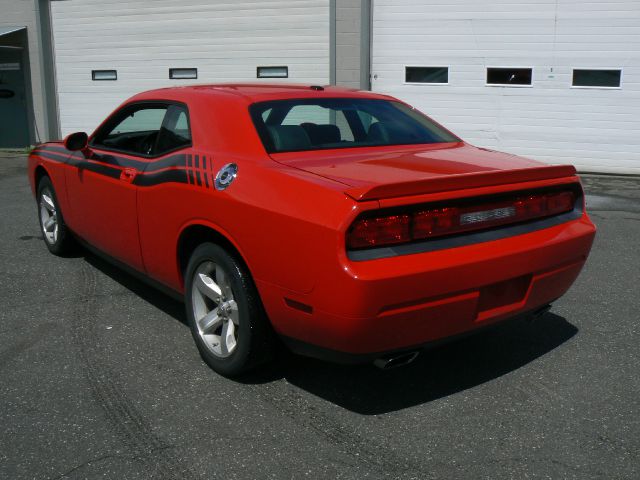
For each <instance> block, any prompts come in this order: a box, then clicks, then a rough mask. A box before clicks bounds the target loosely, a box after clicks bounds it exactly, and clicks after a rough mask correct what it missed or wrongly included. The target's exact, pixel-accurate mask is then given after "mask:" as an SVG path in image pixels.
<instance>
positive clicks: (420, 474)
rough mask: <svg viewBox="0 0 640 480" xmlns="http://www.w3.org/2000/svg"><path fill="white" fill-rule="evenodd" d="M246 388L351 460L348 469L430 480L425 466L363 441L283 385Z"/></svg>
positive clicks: (386, 446)
mask: <svg viewBox="0 0 640 480" xmlns="http://www.w3.org/2000/svg"><path fill="white" fill-rule="evenodd" d="M249 387H250V388H251V389H253V390H254V391H255V392H256V394H257V396H259V397H260V398H261V399H262V400H263V401H264V402H265V403H268V404H269V405H271V406H272V407H273V408H274V409H275V410H276V411H277V412H279V413H280V414H281V415H284V416H286V417H288V418H290V419H291V420H293V421H294V422H295V423H297V424H301V425H302V426H303V427H305V428H307V429H310V430H312V431H314V432H315V433H316V434H317V435H319V436H320V437H322V438H324V439H325V440H326V441H328V442H329V443H331V444H333V445H335V446H337V447H338V448H339V452H340V453H342V454H344V455H346V456H348V457H350V458H352V459H353V462H352V463H351V465H352V466H356V465H358V464H362V463H364V464H367V465H368V466H369V467H371V471H372V472H377V473H378V474H379V475H380V476H381V477H390V478H394V479H405V478H406V479H413V478H420V479H427V478H434V476H433V474H432V473H430V472H429V471H428V468H427V466H426V465H418V464H415V463H412V462H410V461H406V460H404V459H401V458H399V457H398V456H397V455H396V454H394V453H393V452H392V451H391V450H390V449H389V445H381V444H379V443H378V442H375V441H373V440H371V439H369V438H363V437H362V436H361V435H360V434H359V433H357V432H356V431H354V430H353V429H351V428H348V427H347V426H345V425H344V424H343V423H340V422H339V421H337V420H334V419H333V418H331V417H330V416H329V415H327V414H326V413H325V412H322V411H321V410H320V409H319V408H317V407H315V406H313V405H311V404H310V403H309V402H308V401H307V400H306V399H305V398H304V397H303V396H302V395H300V394H299V393H298V392H296V391H295V390H294V389H292V387H291V386H290V385H289V384H288V383H286V382H285V381H280V382H272V383H270V384H268V385H267V384H261V385H260V384H258V385H249Z"/></svg>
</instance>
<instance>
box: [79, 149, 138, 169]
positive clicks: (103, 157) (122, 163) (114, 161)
mask: <svg viewBox="0 0 640 480" xmlns="http://www.w3.org/2000/svg"><path fill="white" fill-rule="evenodd" d="M89 159H90V160H95V161H97V162H102V163H106V164H107V165H114V166H116V167H122V168H135V169H136V170H140V171H142V170H144V169H145V167H146V166H147V162H143V161H140V160H134V159H132V158H126V157H119V156H117V155H110V154H104V153H92V154H91V157H89Z"/></svg>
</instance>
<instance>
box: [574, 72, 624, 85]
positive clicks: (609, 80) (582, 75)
mask: <svg viewBox="0 0 640 480" xmlns="http://www.w3.org/2000/svg"><path fill="white" fill-rule="evenodd" d="M621 77H622V71H621V70H588V69H576V70H574V71H573V83H572V85H573V86H574V87H607V88H620V79H621Z"/></svg>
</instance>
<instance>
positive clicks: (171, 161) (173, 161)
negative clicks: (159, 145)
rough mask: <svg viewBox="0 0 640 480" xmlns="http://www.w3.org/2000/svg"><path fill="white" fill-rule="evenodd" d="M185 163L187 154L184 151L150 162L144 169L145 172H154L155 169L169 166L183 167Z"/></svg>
mask: <svg viewBox="0 0 640 480" xmlns="http://www.w3.org/2000/svg"><path fill="white" fill-rule="evenodd" d="M186 164H187V156H186V155H185V154H184V153H181V154H179V155H171V156H170V157H165V158H162V159H160V160H157V161H155V162H150V163H148V164H147V167H146V168H145V169H144V171H145V172H155V171H156V170H164V169H165V168H170V167H184V166H185V165H186Z"/></svg>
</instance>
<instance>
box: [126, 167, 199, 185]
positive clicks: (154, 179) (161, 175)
mask: <svg viewBox="0 0 640 480" xmlns="http://www.w3.org/2000/svg"><path fill="white" fill-rule="evenodd" d="M187 176H188V172H187V171H186V170H182V169H180V170H164V171H162V172H157V173H147V174H142V175H137V176H136V178H135V179H134V180H133V184H134V185H138V186H139V187H151V186H154V185H160V184H161V183H170V182H171V183H188V179H187Z"/></svg>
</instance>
